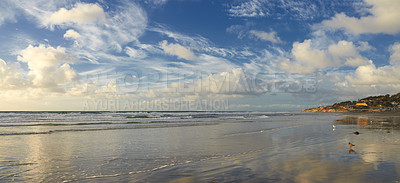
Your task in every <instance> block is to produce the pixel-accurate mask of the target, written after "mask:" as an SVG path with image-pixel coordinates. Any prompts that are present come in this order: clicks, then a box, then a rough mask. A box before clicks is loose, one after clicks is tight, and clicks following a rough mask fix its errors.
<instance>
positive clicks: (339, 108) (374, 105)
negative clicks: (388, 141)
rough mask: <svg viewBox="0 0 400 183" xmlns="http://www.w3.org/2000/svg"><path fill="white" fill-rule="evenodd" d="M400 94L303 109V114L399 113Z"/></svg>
mask: <svg viewBox="0 0 400 183" xmlns="http://www.w3.org/2000/svg"><path fill="white" fill-rule="evenodd" d="M399 110H400V93H397V94H394V95H389V94H387V95H380V96H370V97H366V98H363V99H359V100H358V101H345V102H340V103H335V104H333V105H328V106H320V107H317V108H311V109H304V110H302V111H303V112H355V111H360V112H363V111H365V112H381V111H399Z"/></svg>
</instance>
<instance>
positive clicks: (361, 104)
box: [356, 102, 368, 107]
mask: <svg viewBox="0 0 400 183" xmlns="http://www.w3.org/2000/svg"><path fill="white" fill-rule="evenodd" d="M356 106H365V107H368V104H367V103H365V102H359V103H356Z"/></svg>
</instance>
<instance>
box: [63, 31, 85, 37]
mask: <svg viewBox="0 0 400 183" xmlns="http://www.w3.org/2000/svg"><path fill="white" fill-rule="evenodd" d="M79 37H81V35H80V34H79V33H78V32H76V31H75V30H73V29H69V30H67V32H65V34H64V38H72V39H77V38H79Z"/></svg>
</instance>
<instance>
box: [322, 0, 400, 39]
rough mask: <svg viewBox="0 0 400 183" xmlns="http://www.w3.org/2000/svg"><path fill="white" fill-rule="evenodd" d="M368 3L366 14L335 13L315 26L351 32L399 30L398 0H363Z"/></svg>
mask: <svg viewBox="0 0 400 183" xmlns="http://www.w3.org/2000/svg"><path fill="white" fill-rule="evenodd" d="M364 1H365V3H367V4H368V5H370V8H369V9H366V11H367V12H368V13H369V15H368V16H362V17H360V18H357V17H349V16H347V15H346V14H344V13H339V14H336V15H335V16H334V17H332V18H331V19H330V20H324V21H322V23H321V24H319V25H316V26H315V27H316V28H324V29H328V30H339V29H343V30H346V31H348V32H350V33H353V34H366V33H373V34H377V33H386V34H397V33H399V32H400V21H398V20H399V19H400V11H399V9H400V1H398V0H364Z"/></svg>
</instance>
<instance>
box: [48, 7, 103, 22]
mask: <svg viewBox="0 0 400 183" xmlns="http://www.w3.org/2000/svg"><path fill="white" fill-rule="evenodd" d="M105 18H106V15H105V13H104V10H103V8H102V7H100V6H99V5H98V4H84V3H77V4H75V7H74V8H72V9H70V10H67V9H65V8H61V9H60V10H58V11H56V12H54V13H53V14H51V15H50V16H49V17H48V18H47V20H45V22H46V24H47V25H62V24H71V23H76V24H89V23H97V22H104V21H105Z"/></svg>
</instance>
